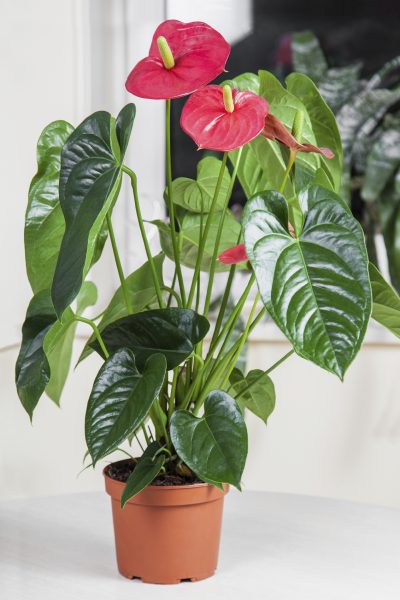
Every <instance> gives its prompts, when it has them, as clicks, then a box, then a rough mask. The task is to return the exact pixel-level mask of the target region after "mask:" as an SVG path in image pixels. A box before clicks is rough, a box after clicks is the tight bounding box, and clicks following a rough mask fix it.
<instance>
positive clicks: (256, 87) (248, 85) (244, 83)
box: [220, 73, 260, 94]
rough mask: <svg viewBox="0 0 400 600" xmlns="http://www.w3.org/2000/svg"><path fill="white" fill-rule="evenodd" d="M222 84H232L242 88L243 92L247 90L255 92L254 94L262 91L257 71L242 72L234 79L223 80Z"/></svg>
mask: <svg viewBox="0 0 400 600" xmlns="http://www.w3.org/2000/svg"><path fill="white" fill-rule="evenodd" d="M220 85H230V86H231V88H233V89H237V90H240V91H241V92H244V91H246V90H248V91H249V92H253V94H259V92H260V80H259V79H258V75H256V74H255V73H241V74H240V75H238V76H237V77H234V78H233V79H227V80H226V81H223V82H222V83H221V84H220Z"/></svg>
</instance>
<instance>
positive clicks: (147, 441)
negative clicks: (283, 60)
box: [141, 423, 150, 445]
mask: <svg viewBox="0 0 400 600" xmlns="http://www.w3.org/2000/svg"><path fill="white" fill-rule="evenodd" d="M141 428H142V431H143V435H144V439H145V440H146V444H147V445H149V444H150V438H149V434H148V433H147V430H146V426H145V425H144V423H142V425H141Z"/></svg>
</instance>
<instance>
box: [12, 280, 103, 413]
mask: <svg viewBox="0 0 400 600" xmlns="http://www.w3.org/2000/svg"><path fill="white" fill-rule="evenodd" d="M96 298H97V290H96V287H95V285H94V284H93V283H92V282H85V283H84V285H83V286H82V290H81V293H80V295H79V296H78V308H79V311H78V312H81V311H83V310H84V309H85V308H86V307H87V306H90V304H93V303H94V302H95V301H96ZM75 327H76V321H75V319H74V313H73V312H72V310H71V309H68V310H66V311H64V313H63V316H62V318H61V321H59V320H57V315H56V313H55V310H54V307H53V303H52V301H51V296H50V290H42V291H41V292H38V293H37V294H35V296H34V297H33V298H32V300H31V301H30V303H29V306H28V310H27V313H26V317H25V321H24V324H23V326H22V344H21V349H20V352H19V355H18V359H17V363H16V367H15V381H16V386H17V392H18V396H19V398H20V400H21V403H22V405H23V406H24V408H25V410H26V411H27V413H28V414H29V416H30V418H31V419H32V415H33V411H34V409H35V407H36V405H37V403H38V402H39V399H40V397H41V395H42V394H43V392H44V391H46V393H47V395H48V396H49V397H50V398H51V399H52V400H53V402H55V403H56V404H59V402H60V396H61V392H62V390H63V387H64V384H65V380H66V378H67V374H68V371H69V367H70V362H71V354H72V344H73V339H74V334H75Z"/></svg>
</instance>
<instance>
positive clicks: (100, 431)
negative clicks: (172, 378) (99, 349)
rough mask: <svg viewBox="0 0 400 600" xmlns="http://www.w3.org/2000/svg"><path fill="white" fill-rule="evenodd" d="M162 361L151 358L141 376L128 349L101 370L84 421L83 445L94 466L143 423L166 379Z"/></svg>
mask: <svg viewBox="0 0 400 600" xmlns="http://www.w3.org/2000/svg"><path fill="white" fill-rule="evenodd" d="M165 370H166V364H165V358H164V356H162V355H160V354H153V355H152V356H150V357H149V358H148V359H147V361H146V363H145V365H144V368H143V371H142V373H140V372H139V371H138V370H137V368H136V362H135V357H134V355H133V354H132V352H131V351H130V350H129V349H128V348H120V349H118V350H117V351H116V352H115V353H114V354H112V355H111V356H110V357H109V358H108V359H107V360H106V362H105V363H104V365H103V366H102V367H101V369H100V371H99V373H98V374H97V376H96V379H95V382H94V384H93V389H92V391H91V394H90V398H89V402H88V405H87V410H86V417H85V435H86V443H87V447H88V450H89V452H90V455H91V457H92V460H93V465H95V464H96V462H97V461H98V460H99V459H100V458H103V457H104V456H107V454H110V453H111V452H112V451H113V450H115V448H117V446H118V445H119V444H121V443H122V442H123V441H124V440H126V438H127V437H128V436H129V435H130V434H131V433H132V432H133V431H135V430H136V429H137V428H138V427H139V426H140V424H141V423H142V422H143V421H144V419H145V417H146V415H147V413H148V412H149V410H150V408H151V405H152V404H153V402H154V400H155V399H156V398H157V396H158V394H159V392H160V389H161V386H162V384H163V381H164V377H165Z"/></svg>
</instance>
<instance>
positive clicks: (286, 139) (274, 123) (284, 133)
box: [261, 114, 335, 158]
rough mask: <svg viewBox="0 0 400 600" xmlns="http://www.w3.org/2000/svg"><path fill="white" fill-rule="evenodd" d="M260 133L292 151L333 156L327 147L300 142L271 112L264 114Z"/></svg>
mask: <svg viewBox="0 0 400 600" xmlns="http://www.w3.org/2000/svg"><path fill="white" fill-rule="evenodd" d="M261 134H262V135H263V136H264V137H266V138H268V139H269V140H276V141H277V142H280V143H281V144H283V145H284V146H287V147H288V148H290V149H291V150H294V152H317V153H318V154H323V155H324V156H326V158H333V157H334V156H335V155H334V153H333V152H332V150H329V148H318V147H317V146H313V144H300V142H298V141H297V140H296V138H295V137H294V136H293V135H292V134H291V133H290V132H289V131H288V130H287V129H286V127H285V126H284V124H283V123H282V121H280V120H279V119H278V118H277V117H274V115H271V114H268V115H267V116H266V118H265V125H264V129H263V130H262V132H261Z"/></svg>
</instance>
